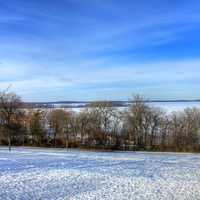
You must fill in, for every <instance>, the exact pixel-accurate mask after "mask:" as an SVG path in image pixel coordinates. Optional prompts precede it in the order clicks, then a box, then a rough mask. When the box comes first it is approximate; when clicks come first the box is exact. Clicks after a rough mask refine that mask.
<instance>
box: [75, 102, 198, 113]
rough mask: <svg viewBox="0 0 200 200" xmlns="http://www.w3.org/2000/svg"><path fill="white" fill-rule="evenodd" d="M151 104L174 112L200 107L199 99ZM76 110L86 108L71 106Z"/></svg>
mask: <svg viewBox="0 0 200 200" xmlns="http://www.w3.org/2000/svg"><path fill="white" fill-rule="evenodd" d="M147 104H148V105H150V106H154V107H159V108H162V109H163V110H165V111H166V112H169V113H170V112H173V111H183V110H184V109H186V108H193V107H196V108H199V109H200V102H199V101H191V102H189V101H188V102H150V103H147ZM117 108H118V109H119V110H122V111H123V110H126V109H127V107H117ZM71 109H72V110H73V111H75V112H80V111H81V110H83V109H84V108H71Z"/></svg>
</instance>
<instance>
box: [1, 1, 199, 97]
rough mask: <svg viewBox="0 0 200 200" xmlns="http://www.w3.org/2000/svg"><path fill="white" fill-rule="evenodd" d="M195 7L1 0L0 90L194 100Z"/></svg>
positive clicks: (196, 3) (168, 3) (191, 3)
mask: <svg viewBox="0 0 200 200" xmlns="http://www.w3.org/2000/svg"><path fill="white" fill-rule="evenodd" d="M199 10H200V1H199V0H190V1H189V0H59V1H55V0H38V1H36V0H28V1H27V0H0V91H3V90H5V89H6V88H7V87H8V86H9V85H11V87H10V91H12V92H16V93H17V94H18V95H20V96H21V97H22V99H23V100H25V101H64V100H75V101H85V100H86V101H87V100H127V99H129V98H130V97H131V96H132V95H133V94H140V95H142V96H144V97H145V98H147V99H158V100H166V99H171V100H177V99H200V37H199V35H200V12H199Z"/></svg>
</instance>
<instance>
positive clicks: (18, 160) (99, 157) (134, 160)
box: [0, 148, 200, 200]
mask: <svg viewBox="0 0 200 200" xmlns="http://www.w3.org/2000/svg"><path fill="white" fill-rule="evenodd" d="M10 199H12V200H55V199H56V200H80V199H81V200H87V199H95V200H101V199H102V200H104V199H105V200H131V199H138V200H139V199H140V200H147V199H148V200H151V199H155V200H157V199H166V200H170V199H173V200H175V199H180V200H184V199H185V200H186V199H187V200H192V199H194V200H198V199H199V200H200V155H199V154H175V153H143V152H140V153H139V152H136V153H135V152H112V153H111V152H110V153H106V152H96V153H95V152H81V151H75V150H73V151H70V150H53V149H30V148H16V149H14V150H13V151H11V152H8V150H7V149H5V148H0V200H10Z"/></svg>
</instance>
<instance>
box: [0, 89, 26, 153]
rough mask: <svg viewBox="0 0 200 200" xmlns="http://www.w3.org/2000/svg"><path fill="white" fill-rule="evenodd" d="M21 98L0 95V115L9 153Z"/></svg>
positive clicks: (6, 94) (11, 94)
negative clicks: (5, 132)
mask: <svg viewBox="0 0 200 200" xmlns="http://www.w3.org/2000/svg"><path fill="white" fill-rule="evenodd" d="M21 104H22V101H21V98H20V97H19V96H17V95H16V94H14V93H6V92H2V93H0V114H1V117H2V120H3V124H4V127H5V129H6V131H7V138H8V145H9V151H10V150H11V143H12V132H13V128H14V127H13V125H14V124H15V121H16V119H17V116H18V115H19V114H20V106H21Z"/></svg>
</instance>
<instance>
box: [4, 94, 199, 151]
mask: <svg viewBox="0 0 200 200" xmlns="http://www.w3.org/2000/svg"><path fill="white" fill-rule="evenodd" d="M0 144H1V145H9V147H10V148H11V145H15V146H16V145H23V146H25V145H27V146H45V147H64V148H88V149H90V148H94V149H113V150H115V149H116V150H160V151H188V152H189V151H190V152H191V151H193V152H194V151H195V152H197V151H200V110H199V109H197V108H188V109H185V110H183V111H181V112H173V113H166V112H165V111H163V110H162V109H160V108H156V107H152V106H150V105H149V104H147V103H145V102H144V101H143V99H142V98H140V97H139V96H136V97H134V98H133V103H132V104H131V105H130V107H128V109H127V110H123V111H120V110H119V109H117V108H115V107H113V106H112V103H110V102H94V103H91V104H90V106H89V107H87V108H83V109H82V110H81V111H80V112H73V111H70V110H66V109H52V110H51V109H49V110H48V109H43V110H42V109H24V106H23V103H22V101H21V99H20V97H18V96H17V95H15V94H12V93H1V94H0Z"/></svg>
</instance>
